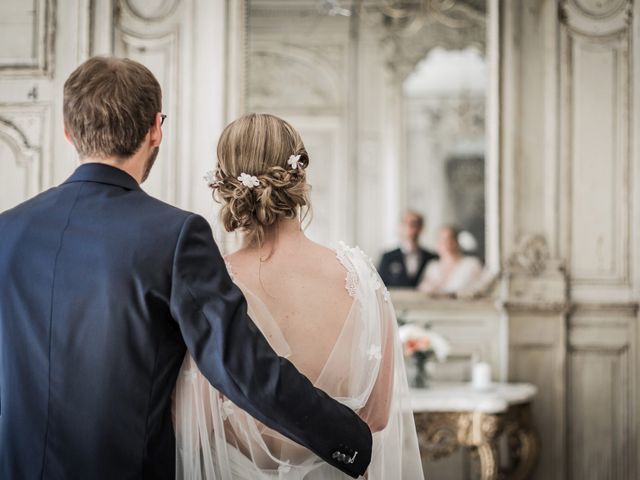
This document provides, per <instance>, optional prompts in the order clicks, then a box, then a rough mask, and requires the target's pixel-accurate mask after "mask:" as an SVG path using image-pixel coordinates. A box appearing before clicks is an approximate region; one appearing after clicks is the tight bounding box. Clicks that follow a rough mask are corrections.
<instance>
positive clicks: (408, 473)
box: [174, 243, 424, 480]
mask: <svg viewBox="0 0 640 480" xmlns="http://www.w3.org/2000/svg"><path fill="white" fill-rule="evenodd" d="M336 254H337V258H338V259H339V260H340V262H341V263H342V265H343V266H344V267H345V270H346V272H347V273H346V288H347V290H348V291H349V294H350V295H351V296H352V297H353V299H354V301H353V305H352V307H351V311H350V313H349V315H348V317H347V319H346V321H345V323H344V327H343V329H342V332H341V333H340V335H339V337H338V339H337V341H336V344H335V346H334V348H333V351H332V353H331V354H330V355H329V358H328V359H327V361H326V363H325V364H324V366H323V368H322V371H321V373H320V375H319V377H318V378H317V379H316V380H315V381H314V385H315V386H316V387H318V388H321V389H322V390H324V391H326V392H327V393H328V394H329V395H331V396H332V397H333V398H335V399H337V400H338V401H340V402H342V403H343V404H345V405H347V406H349V407H350V408H352V409H353V410H355V411H357V412H358V414H359V415H360V416H361V418H362V419H363V420H364V421H366V422H367V423H368V424H369V426H370V427H371V429H372V432H373V452H372V461H371V465H370V467H369V469H368V472H367V477H368V479H369V480H388V479H394V480H396V479H398V480H399V479H406V480H418V479H422V478H424V477H423V472H422V465H421V461H420V455H419V451H418V441H417V437H416V430H415V424H414V421H413V413H412V410H411V405H410V399H409V388H408V385H407V377H406V373H405V368H404V360H403V355H402V349H401V348H400V344H399V340H398V330H397V324H396V316H395V312H394V309H393V305H392V303H391V300H390V298H389V293H388V291H387V289H386V288H385V286H384V285H383V283H382V281H381V280H380V277H379V276H378V274H377V272H376V270H375V268H374V266H373V264H372V262H371V260H370V259H369V258H368V257H367V256H366V255H365V254H364V253H363V252H362V251H361V250H360V249H359V248H357V247H356V248H350V247H348V246H346V245H345V244H342V243H341V244H340V245H339V246H338V248H337V250H336ZM230 269H231V270H232V267H230ZM230 273H231V274H232V277H233V272H232V271H230ZM234 281H235V282H236V284H237V285H238V286H239V287H240V288H241V289H242V291H243V293H244V294H245V296H246V298H247V302H248V305H249V315H250V316H251V318H252V319H253V321H254V322H255V323H256V325H257V326H258V328H259V329H260V330H261V331H262V333H263V334H264V335H265V336H266V337H267V338H268V339H269V342H270V344H271V346H272V347H273V348H274V350H275V351H276V352H277V353H278V354H279V355H281V356H283V357H289V356H291V355H292V354H293V353H295V352H296V351H297V350H296V345H291V344H289V343H288V342H287V340H286V339H285V338H284V336H283V334H282V332H281V331H280V329H279V328H278V325H277V323H276V322H275V320H274V319H273V318H272V316H271V315H270V314H269V311H268V310H267V309H266V307H265V305H264V304H263V303H262V302H261V301H260V299H259V298H258V297H257V296H256V295H255V294H253V293H252V292H251V291H249V290H248V289H246V288H245V286H244V285H242V283H241V282H239V281H238V280H237V279H236V278H234ZM174 401H175V403H174V416H175V431H176V460H177V462H176V478H177V479H179V480H204V479H207V480H213V479H215V480H232V479H234V480H235V479H242V480H245V479H246V480H249V479H251V480H258V479H265V480H266V479H280V480H303V479H304V480H332V479H336V480H337V479H346V478H350V477H348V476H347V475H346V474H344V473H342V472H340V471H339V470H337V469H336V468H334V467H332V466H330V465H328V464H326V463H325V462H323V461H322V460H321V459H320V458H319V457H317V456H316V455H314V454H313V453H312V452H310V451H309V450H307V449H306V448H304V447H301V446H299V445H297V444H296V443H294V442H292V441H291V440H289V439H287V438H286V437H284V436H282V435H281V434H279V433H278V432H276V431H274V430H271V429H269V428H267V427H265V426H264V425H262V424H261V423H260V422H258V421H257V420H255V419H254V418H253V417H251V416H250V415H248V414H247V413H245V412H244V411H243V410H241V409H240V408H238V407H236V406H235V405H234V404H233V403H232V402H231V401H230V400H228V399H226V398H225V397H224V396H223V395H222V394H221V393H220V392H218V391H217V390H216V389H214V388H213V387H211V386H210V384H209V383H208V382H207V380H206V379H205V378H204V377H203V376H202V375H201V374H200V372H199V371H198V368H197V366H196V364H195V362H194V361H193V359H192V358H191V357H190V356H189V355H187V356H186V358H185V360H184V363H183V366H182V369H181V372H180V375H179V377H178V382H177V385H176V391H175V399H174ZM301 401H303V399H301Z"/></svg>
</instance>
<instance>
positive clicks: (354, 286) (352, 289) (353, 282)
mask: <svg viewBox="0 0 640 480" xmlns="http://www.w3.org/2000/svg"><path fill="white" fill-rule="evenodd" d="M348 250H349V247H348V246H347V244H346V243H344V242H340V243H339V244H338V248H337V249H336V258H337V259H338V261H339V262H340V263H341V264H342V266H343V267H344V268H345V270H346V271H347V276H346V278H345V280H344V288H345V289H346V290H347V292H348V293H349V296H350V297H353V298H355V297H356V293H357V292H358V286H359V285H360V280H359V278H358V274H357V273H356V271H355V270H354V268H353V265H352V264H351V262H350V261H349V260H348V259H347V251H348Z"/></svg>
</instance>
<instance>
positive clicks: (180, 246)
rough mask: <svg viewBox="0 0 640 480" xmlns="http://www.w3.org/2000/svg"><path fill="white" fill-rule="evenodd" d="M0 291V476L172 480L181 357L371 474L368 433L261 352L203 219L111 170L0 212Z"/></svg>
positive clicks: (333, 459) (287, 429)
mask: <svg viewBox="0 0 640 480" xmlns="http://www.w3.org/2000/svg"><path fill="white" fill-rule="evenodd" d="M0 282H1V284H0V478H2V479H7V480H9V479H21V480H24V479H36V478H38V479H66V480H69V479H110V480H111V479H119V480H120V479H130V478H145V479H151V478H153V479H156V478H160V479H170V478H174V476H175V437H174V433H173V427H172V423H171V393H172V391H173V389H174V386H175V382H176V377H177V375H178V371H179V369H180V365H181V363H182V360H183V358H184V356H185V353H186V351H187V349H188V350H189V352H190V353H191V355H192V356H193V357H194V359H195V360H196V362H197V364H198V366H199V368H200V370H201V371H202V373H203V374H204V375H205V376H206V377H207V379H208V380H209V381H210V382H211V383H212V384H213V385H214V386H215V387H216V388H217V389H219V390H220V391H221V392H223V393H224V394H225V395H226V396H227V397H228V398H229V399H231V400H232V401H233V402H234V403H235V404H237V405H238V406H240V407H241V408H243V409H245V410H246V411H248V412H249V413H250V414H251V415H253V416H254V417H255V418H257V419H258V420H260V421H261V422H263V423H265V424H266V425H268V426H270V427H272V428H273V429H275V430H278V431H280V432H281V433H283V434H284V435H286V436H287V437H289V438H291V439H293V440H295V441H296V442H298V443H300V444H302V445H304V446H306V447H307V448H309V449H310V450H311V451H313V452H315V453H316V454H317V455H319V456H320V457H321V458H323V459H325V460H326V461H327V462H329V463H331V464H333V465H334V466H336V467H337V468H340V469H341V470H343V471H345V472H346V473H348V474H350V475H351V476H354V477H356V476H358V475H359V474H362V473H363V472H364V470H365V469H366V467H367V466H368V463H369V460H370V456H371V433H370V432H369V429H368V427H367V426H366V424H364V423H363V422H362V421H361V420H360V419H359V418H358V417H357V415H356V414H354V413H353V412H352V411H351V410H349V409H348V408H346V407H344V406H343V405H341V404H339V403H338V402H336V401H334V400H333V399H331V398H330V397H328V396H327V395H326V394H325V393H324V392H322V391H320V390H317V389H316V388H314V387H313V386H312V384H311V383H310V382H309V381H308V380H307V378H306V377H304V376H303V375H301V374H300V373H299V372H298V371H297V370H296V369H295V367H293V365H292V364H291V363H289V362H288V361H287V360H285V359H283V358H280V357H278V356H277V355H276V354H275V353H274V352H273V350H272V349H271V348H270V347H269V345H268V343H267V341H266V340H265V338H264V337H263V336H262V335H261V334H260V332H259V331H258V330H257V328H256V327H255V325H254V324H253V323H252V322H251V320H250V319H249V318H248V317H247V306H246V303H245V300H244V298H243V296H242V294H241V292H240V290H239V289H238V288H237V287H236V286H235V285H234V284H233V283H232V281H231V279H230V278H229V275H228V273H227V271H226V269H225V266H224V261H223V259H222V257H221V255H220V253H219V251H218V249H217V247H216V245H215V243H214V241H213V238H212V235H211V229H210V227H209V225H208V224H207V222H206V221H205V220H204V219H203V218H202V217H200V216H198V215H195V214H192V213H189V212H185V211H182V210H179V209H177V208H175V207H172V206H170V205H167V204H165V203H163V202H160V201H159V200H157V199H154V198H152V197H150V196H148V195H147V194H145V193H144V192H143V191H142V190H141V189H140V187H139V185H138V184H137V182H136V181H135V180H134V179H133V178H132V177H130V176H129V175H128V174H126V173H125V172H124V171H122V170H119V169H117V168H113V167H109V166H107V165H101V164H85V165H82V166H80V167H79V168H78V169H77V170H76V172H75V173H74V174H73V176H72V177H71V178H70V179H69V180H68V181H67V182H65V183H64V184H62V185H61V186H59V187H56V188H53V189H51V190H48V191H46V192H44V193H42V194H40V195H38V196H37V197H35V198H33V199H31V200H29V201H27V202H25V203H23V204H21V205H19V206H17V207H16V208H14V209H11V210H9V211H6V212H4V213H2V214H1V215H0ZM338 451H339V452H342V453H344V452H346V455H344V454H343V455H340V454H339V453H337V452H338ZM356 451H357V452H358V453H357V455H354V453H355V452H356ZM345 457H346V460H345ZM353 457H355V458H353ZM351 459H352V460H353V461H352V463H349V460H351Z"/></svg>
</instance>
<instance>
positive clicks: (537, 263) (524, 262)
mask: <svg viewBox="0 0 640 480" xmlns="http://www.w3.org/2000/svg"><path fill="white" fill-rule="evenodd" d="M549 259H550V252H549V245H548V244H547V240H546V239H545V237H544V236H543V235H535V234H527V235H523V236H522V237H521V238H520V241H519V242H518V244H517V247H516V250H515V252H513V254H512V255H511V257H510V259H509V264H510V266H511V267H514V268H517V269H519V270H524V271H526V272H528V273H529V274H531V275H533V276H538V275H540V274H541V273H542V272H543V271H544V270H545V269H546V267H547V263H548V262H549Z"/></svg>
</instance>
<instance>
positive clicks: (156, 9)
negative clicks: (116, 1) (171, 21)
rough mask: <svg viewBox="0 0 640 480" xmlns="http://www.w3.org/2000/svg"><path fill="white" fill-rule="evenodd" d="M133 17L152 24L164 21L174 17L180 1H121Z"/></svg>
mask: <svg viewBox="0 0 640 480" xmlns="http://www.w3.org/2000/svg"><path fill="white" fill-rule="evenodd" d="M120 2H121V5H123V6H125V7H126V8H127V9H128V10H129V11H130V12H131V13H132V14H133V15H135V16H136V17H138V18H140V19H141V20H146V21H150V22H156V21H162V20H164V19H166V18H167V17H170V16H171V15H173V13H174V12H175V11H176V9H177V8H178V6H179V5H180V0H152V1H149V0H120Z"/></svg>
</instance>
